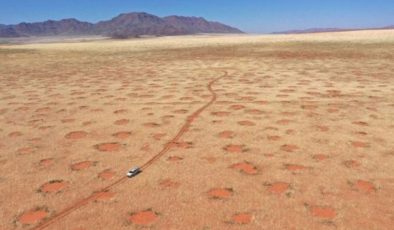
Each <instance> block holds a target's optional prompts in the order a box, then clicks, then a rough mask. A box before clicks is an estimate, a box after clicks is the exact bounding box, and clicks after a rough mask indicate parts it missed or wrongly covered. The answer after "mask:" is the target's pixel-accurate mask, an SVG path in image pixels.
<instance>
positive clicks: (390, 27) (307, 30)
mask: <svg viewBox="0 0 394 230" xmlns="http://www.w3.org/2000/svg"><path fill="white" fill-rule="evenodd" d="M382 29H385V30H387V29H394V25H392V26H386V27H379V28H358V29H343V28H311V29H305V30H287V31H282V32H274V33H273V34H307V33H325V32H344V31H358V30H382Z"/></svg>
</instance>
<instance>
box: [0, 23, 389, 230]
mask: <svg viewBox="0 0 394 230" xmlns="http://www.w3.org/2000/svg"><path fill="white" fill-rule="evenodd" d="M0 136H1V138H0V169H1V174H0V197H1V199H0V207H1V209H0V229H65V230H82V229H85V230H89V229H201V230H203V229H204V230H208V229H368V230H372V229H376V230H384V229H392V227H393V225H394V196H393V194H394V31H393V30H392V31H390V30H387V31H384V30H382V31H357V32H340V33H319V34H306V35H226V36H218V35H217V36H211V35H200V36H181V37H162V38H145V39H134V40H94V41H81V42H78V41H73V42H57V43H39V44H34V43H33V44H3V45H0ZM133 166H139V167H142V169H143V171H142V173H140V174H139V175H137V176H136V177H134V178H131V179H130V178H127V177H126V172H127V170H128V169H130V168H131V167H133Z"/></svg>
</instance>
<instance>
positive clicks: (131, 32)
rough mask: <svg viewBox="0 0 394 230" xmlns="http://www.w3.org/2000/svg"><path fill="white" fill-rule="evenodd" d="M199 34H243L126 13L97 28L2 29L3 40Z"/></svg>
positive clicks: (192, 20) (199, 21) (54, 24)
mask: <svg viewBox="0 0 394 230" xmlns="http://www.w3.org/2000/svg"><path fill="white" fill-rule="evenodd" d="M197 33H243V32H242V31H240V30H239V29H236V28H234V27H231V26H227V25H224V24H221V23H219V22H210V21H207V20H205V19H204V18H198V17H181V16H169V17H165V18H160V17H158V16H155V15H152V14H148V13H126V14H120V15H119V16H117V17H115V18H112V19H111V20H108V21H101V22H98V23H96V24H93V23H89V22H82V21H78V20H77V19H63V20H60V21H54V20H48V21H45V22H36V23H20V24H17V25H0V37H29V36H58V35H61V36H66V35H103V36H113V37H135V36H142V35H152V36H165V35H187V34H197Z"/></svg>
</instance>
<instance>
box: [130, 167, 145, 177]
mask: <svg viewBox="0 0 394 230" xmlns="http://www.w3.org/2000/svg"><path fill="white" fill-rule="evenodd" d="M141 172H142V171H141V169H140V168H138V167H135V168H132V169H130V170H129V171H128V172H127V177H128V178H132V177H135V176H137V175H138V174H139V173H141Z"/></svg>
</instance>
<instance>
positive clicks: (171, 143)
mask: <svg viewBox="0 0 394 230" xmlns="http://www.w3.org/2000/svg"><path fill="white" fill-rule="evenodd" d="M227 76H228V72H227V71H224V73H223V75H222V76H220V77H218V78H215V79H213V80H211V81H210V82H209V83H208V85H207V88H208V90H209V92H210V93H211V95H212V97H211V100H210V101H209V102H208V103H206V104H205V105H204V106H202V107H201V108H199V109H198V110H196V111H195V112H194V113H192V114H191V115H189V116H188V117H187V118H186V122H185V123H184V124H183V126H182V127H181V129H180V130H179V131H178V133H177V134H176V135H175V137H174V138H172V140H170V141H169V142H167V143H166V144H165V146H164V147H163V149H162V150H161V151H160V152H158V153H157V154H156V155H155V156H153V157H152V158H151V159H150V160H148V161H147V162H146V163H144V164H143V165H142V166H141V167H140V168H141V170H142V172H143V171H144V170H146V169H147V168H149V167H150V166H152V164H153V163H155V162H156V161H157V160H159V159H160V158H161V157H162V156H163V155H164V154H166V153H167V152H168V151H169V150H170V149H171V148H172V147H173V146H174V143H176V142H178V141H179V139H180V138H181V137H182V136H183V135H184V134H185V133H186V132H187V131H188V130H189V128H190V126H191V124H192V123H193V122H194V121H195V120H196V119H197V118H198V117H199V116H200V114H201V113H202V112H204V110H205V109H207V108H208V107H209V106H211V105H212V104H213V103H214V102H215V101H216V99H217V94H216V92H215V91H214V90H213V88H212V86H213V85H214V84H215V83H216V82H217V81H219V80H220V79H222V78H224V77H227ZM128 179H129V178H128V177H126V176H124V177H122V178H119V179H118V180H116V181H114V182H113V183H111V184H109V185H107V186H105V187H104V188H102V189H100V190H98V191H95V192H93V193H92V194H91V195H89V196H88V197H85V198H83V199H81V200H79V201H77V202H75V203H74V204H72V205H71V206H69V207H67V208H65V209H63V210H62V211H60V212H58V213H57V214H55V215H54V216H52V217H51V218H49V219H48V220H47V221H45V222H42V223H40V224H38V225H37V226H35V227H33V228H32V230H41V229H45V228H47V227H48V226H50V225H52V224H54V223H56V222H57V221H59V220H61V219H62V218H64V217H66V216H67V215H69V214H71V213H72V212H73V211H75V210H77V209H78V208H81V207H83V206H85V205H87V204H89V203H90V202H91V201H94V200H96V199H97V198H98V197H100V192H107V191H109V190H110V189H111V188H114V187H115V186H117V185H119V184H122V183H124V182H125V181H127V180H128Z"/></svg>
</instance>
